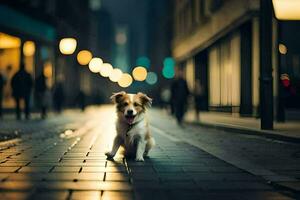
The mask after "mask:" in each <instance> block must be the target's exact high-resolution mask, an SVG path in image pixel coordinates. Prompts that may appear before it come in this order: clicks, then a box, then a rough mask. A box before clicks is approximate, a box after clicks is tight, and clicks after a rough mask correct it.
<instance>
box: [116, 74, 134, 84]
mask: <svg viewBox="0 0 300 200" xmlns="http://www.w3.org/2000/svg"><path fill="white" fill-rule="evenodd" d="M118 84H119V86H120V87H123V88H126V87H129V86H130V85H131V84H132V77H131V76H130V74H127V73H124V74H122V76H121V78H120V80H119V81H118Z"/></svg>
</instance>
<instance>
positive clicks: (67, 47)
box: [59, 38, 77, 55]
mask: <svg viewBox="0 0 300 200" xmlns="http://www.w3.org/2000/svg"><path fill="white" fill-rule="evenodd" d="M76 46H77V41H76V40H75V39H74V38H63V39H61V40H60V42H59V50H60V52H61V53H62V54H65V55H71V54H73V53H74V51H75V50H76Z"/></svg>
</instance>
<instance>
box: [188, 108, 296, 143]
mask: <svg viewBox="0 0 300 200" xmlns="http://www.w3.org/2000/svg"><path fill="white" fill-rule="evenodd" d="M185 119H186V121H187V122H192V123H199V124H200V125H203V126H208V127H214V128H219V129H224V130H231V131H234V130H236V132H240V133H246V134H254V135H261V136H267V137H270V138H275V139H276V138H277V139H280V140H289V141H293V140H294V141H298V142H299V141H300V123H299V121H297V120H294V121H286V122H284V123H278V122H276V121H275V122H274V130H261V128H260V119H257V118H255V117H240V116H239V115H238V114H235V115H234V114H231V113H222V112H200V120H199V121H196V119H195V113H194V111H189V112H187V114H186V117H185Z"/></svg>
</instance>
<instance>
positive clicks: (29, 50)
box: [23, 41, 35, 57]
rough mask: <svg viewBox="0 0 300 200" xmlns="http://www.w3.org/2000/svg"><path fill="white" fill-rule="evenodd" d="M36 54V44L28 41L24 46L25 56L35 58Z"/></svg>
mask: <svg viewBox="0 0 300 200" xmlns="http://www.w3.org/2000/svg"><path fill="white" fill-rule="evenodd" d="M34 53H35V44H34V42H33V41H26V42H25V43H24V46H23V54H24V55H25V56H28V57H29V56H33V55H34Z"/></svg>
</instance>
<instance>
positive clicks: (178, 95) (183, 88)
mask: <svg viewBox="0 0 300 200" xmlns="http://www.w3.org/2000/svg"><path fill="white" fill-rule="evenodd" d="M188 95H189V89H188V86H187V82H186V80H185V79H184V78H183V73H182V71H181V70H177V72H176V77H175V80H174V81H173V83H172V85H171V101H172V102H171V103H172V105H173V109H174V114H175V117H176V120H177V123H178V124H179V125H182V119H183V116H184V113H185V111H186V106H187V99H188Z"/></svg>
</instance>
